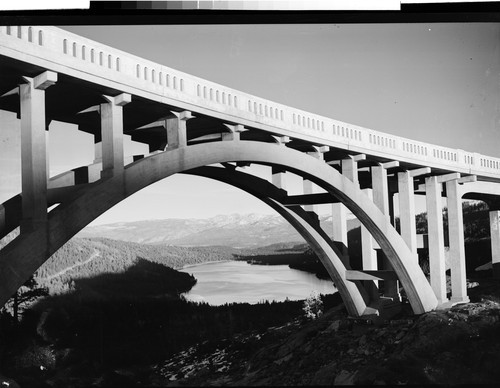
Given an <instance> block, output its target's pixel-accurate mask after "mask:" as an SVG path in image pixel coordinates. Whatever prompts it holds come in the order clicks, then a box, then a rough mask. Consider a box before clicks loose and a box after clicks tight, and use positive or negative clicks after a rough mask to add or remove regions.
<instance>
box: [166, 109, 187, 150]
mask: <svg viewBox="0 0 500 388" xmlns="http://www.w3.org/2000/svg"><path fill="white" fill-rule="evenodd" d="M172 113H173V114H174V116H175V117H173V118H168V119H167V120H166V122H167V142H168V148H179V147H185V146H187V128H186V127H187V121H188V120H189V119H192V118H193V116H192V114H191V112H189V111H183V112H172Z"/></svg>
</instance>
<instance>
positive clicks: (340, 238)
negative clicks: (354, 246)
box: [332, 203, 349, 265]
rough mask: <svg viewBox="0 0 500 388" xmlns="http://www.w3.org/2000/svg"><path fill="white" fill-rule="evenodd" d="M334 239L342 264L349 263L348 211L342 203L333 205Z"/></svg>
mask: <svg viewBox="0 0 500 388" xmlns="http://www.w3.org/2000/svg"><path fill="white" fill-rule="evenodd" d="M332 227H333V230H332V238H333V241H334V242H335V244H336V246H337V248H338V249H339V252H340V257H341V259H342V262H343V263H344V265H345V264H347V263H349V251H348V245H347V211H346V207H345V205H344V204H342V203H334V204H332Z"/></svg>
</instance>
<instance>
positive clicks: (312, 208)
mask: <svg viewBox="0 0 500 388" xmlns="http://www.w3.org/2000/svg"><path fill="white" fill-rule="evenodd" d="M328 150H329V147H326V146H324V147H314V151H313V152H307V155H310V156H312V157H313V158H315V159H318V160H324V153H325V152H328ZM303 187H304V194H306V195H307V194H314V193H317V192H318V190H317V187H316V186H315V185H314V183H313V182H311V181H310V180H308V179H303ZM304 210H305V211H306V212H308V213H309V214H310V215H312V216H313V217H314V219H315V220H317V221H318V222H319V217H318V206H317V205H305V206H304Z"/></svg>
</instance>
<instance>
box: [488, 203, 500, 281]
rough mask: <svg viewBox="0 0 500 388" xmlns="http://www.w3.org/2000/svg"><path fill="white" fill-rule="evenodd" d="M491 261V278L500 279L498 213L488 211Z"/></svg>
mask: <svg viewBox="0 0 500 388" xmlns="http://www.w3.org/2000/svg"><path fill="white" fill-rule="evenodd" d="M490 234H491V261H492V264H493V276H494V277H495V278H500V211H499V210H492V211H490Z"/></svg>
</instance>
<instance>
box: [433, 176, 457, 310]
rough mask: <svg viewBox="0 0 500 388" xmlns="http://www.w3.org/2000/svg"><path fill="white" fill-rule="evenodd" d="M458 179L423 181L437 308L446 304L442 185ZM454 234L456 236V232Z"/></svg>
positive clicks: (454, 177)
mask: <svg viewBox="0 0 500 388" xmlns="http://www.w3.org/2000/svg"><path fill="white" fill-rule="evenodd" d="M459 178H460V174H458V173H452V174H448V175H443V176H439V177H438V176H431V177H428V178H426V179H425V198H426V204H427V225H428V233H429V268H430V276H431V287H432V289H433V290H434V293H435V294H436V298H437V300H438V306H444V305H445V304H446V303H447V302H448V298H447V295H446V260H445V254H444V227H443V205H442V202H441V191H442V183H444V182H448V181H452V180H458V179H459ZM455 211H456V209H455ZM454 217H457V215H456V214H454ZM456 234H458V231H457V232H456ZM458 272H459V271H458ZM457 276H458V275H457ZM461 276H462V275H461Z"/></svg>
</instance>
